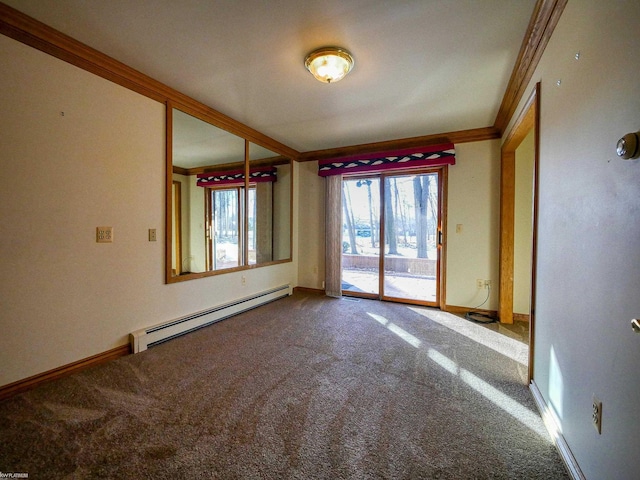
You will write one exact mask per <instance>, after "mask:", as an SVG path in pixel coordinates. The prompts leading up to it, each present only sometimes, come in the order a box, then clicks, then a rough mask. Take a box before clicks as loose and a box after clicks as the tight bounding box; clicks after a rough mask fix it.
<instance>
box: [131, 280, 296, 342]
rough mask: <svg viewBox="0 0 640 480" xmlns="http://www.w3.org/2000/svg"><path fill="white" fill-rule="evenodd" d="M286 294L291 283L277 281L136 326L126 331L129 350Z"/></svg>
mask: <svg viewBox="0 0 640 480" xmlns="http://www.w3.org/2000/svg"><path fill="white" fill-rule="evenodd" d="M288 295H291V286H290V285H281V286H279V287H276V288H272V289H270V290H265V291H263V292H259V293H256V294H254V295H250V296H248V297H244V298H240V299H238V300H234V301H232V302H229V303H225V304H222V305H218V306H216V307H213V308H209V309H207V310H203V311H201V312H196V313H192V314H191V315H187V316H185V317H181V318H177V319H175V320H170V321H168V322H164V323H161V324H159V325H154V326H152V327H148V328H143V329H141V330H137V331H135V332H132V333H131V335H130V340H131V351H132V352H133V353H140V352H144V351H145V350H146V349H147V348H149V347H153V346H154V345H158V344H160V343H162V342H166V341H167V340H171V339H172V338H176V337H179V336H181V335H185V334H187V333H189V332H193V331H194V330H197V329H199V328H202V327H206V326H207V325H211V324H212V323H215V322H219V321H221V320H224V319H226V318H229V317H232V316H234V315H237V314H239V313H242V312H246V311H247V310H251V309H252V308H256V307H259V306H261V305H264V304H266V303H269V302H272V301H274V300H278V299H280V298H283V297H286V296H288Z"/></svg>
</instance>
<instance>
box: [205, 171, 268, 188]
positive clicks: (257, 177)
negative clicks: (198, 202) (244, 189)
mask: <svg viewBox="0 0 640 480" xmlns="http://www.w3.org/2000/svg"><path fill="white" fill-rule="evenodd" d="M276 180H277V169H276V168H275V167H261V168H252V169H251V170H250V171H249V183H257V182H275V181H276ZM197 184H198V186H199V187H213V186H216V185H227V186H228V185H244V170H230V171H226V172H205V173H199V174H198V175H197Z"/></svg>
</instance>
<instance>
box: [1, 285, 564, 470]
mask: <svg viewBox="0 0 640 480" xmlns="http://www.w3.org/2000/svg"><path fill="white" fill-rule="evenodd" d="M429 317H431V318H433V319H437V320H438V321H434V320H431V319H430V318H429ZM447 322H449V324H447ZM464 322H467V321H466V320H463V319H458V318H457V317H453V316H447V314H444V313H442V312H439V311H435V310H429V309H421V308H417V309H416V308H415V307H411V308H410V307H408V306H403V305H398V304H390V303H385V302H377V301H371V300H359V301H352V300H346V299H341V300H338V299H330V298H327V297H324V296H320V295H316V294H310V293H296V294H294V295H293V296H291V297H288V298H286V299H282V300H278V301H276V302H273V303H270V304H268V305H265V306H263V307H260V308H257V309H254V310H252V311H250V312H246V313H244V314H241V315H238V316H236V317H233V318H231V319H228V320H225V321H223V322H220V323H217V324H215V325H212V326H209V327H206V328H203V329H201V330H198V331H196V332H193V333H191V334H189V335H186V336H183V337H180V338H178V339H175V340H172V341H170V342H167V343H164V344H162V345H159V346H157V347H153V348H152V349H150V350H148V351H146V352H144V353H141V354H138V355H130V356H127V357H123V358H120V359H118V360H115V361H113V362H110V363H107V364H104V365H101V366H98V367H95V368H92V369H89V370H85V371H83V372H79V373H77V374H74V375H71V376H69V377H66V378H63V379H61V380H58V381H54V382H50V383H47V384H44V385H41V386H40V387H38V388H36V389H34V390H31V391H28V392H25V393H22V394H19V395H17V396H14V397H12V398H9V399H7V400H5V401H2V402H0V439H1V444H0V471H1V472H27V473H29V478H30V479H34V478H35V479H37V478H47V479H60V478H74V479H75V478H154V479H164V478H171V479H181V478H224V479H235V478H238V479H280V478H295V479H342V478H344V479H346V478H353V479H367V478H398V479H401V478H412V479H413V478H415V479H418V478H424V479H457V480H460V479H516V478H518V479H533V478H540V479H559V478H569V477H568V476H567V474H566V471H565V468H564V465H563V463H562V461H561V459H560V457H559V455H558V453H557V452H556V450H555V447H554V446H553V445H552V443H551V441H550V439H549V438H548V436H546V435H545V434H544V428H543V425H542V421H541V419H540V417H539V415H538V414H537V411H536V408H535V405H534V402H533V400H532V398H531V395H530V393H529V390H528V388H527V386H526V385H524V383H523V380H522V376H523V371H526V367H525V366H524V365H522V364H521V363H518V362H516V361H515V360H513V359H512V358H510V357H514V358H517V357H518V355H520V353H518V352H514V355H511V354H510V353H509V348H511V347H510V345H512V344H510V343H509V342H505V341H502V340H501V339H500V338H499V337H500V335H499V334H497V333H495V332H492V331H489V330H485V331H486V332H488V333H487V335H488V336H487V337H486V338H484V339H482V340H481V341H476V340H474V339H472V338H469V337H468V336H467V335H466V332H467V329H466V326H465V324H464ZM456 325H457V326H456ZM478 328H481V327H478ZM472 330H473V329H472ZM494 340H495V341H496V342H497V343H498V344H499V345H498V348H493V347H492V346H491V345H490V342H492V341H494ZM486 345H489V347H491V348H489V347H488V346H486ZM515 350H517V347H516V348H515Z"/></svg>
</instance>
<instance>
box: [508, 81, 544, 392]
mask: <svg viewBox="0 0 640 480" xmlns="http://www.w3.org/2000/svg"><path fill="white" fill-rule="evenodd" d="M532 129H533V131H534V161H533V199H532V200H533V205H532V206H533V208H532V237H533V238H532V250H531V295H530V299H531V301H530V307H529V369H528V377H529V378H528V381H529V382H531V379H532V378H533V359H534V355H533V352H534V347H535V300H536V259H537V245H538V233H537V232H538V211H539V204H538V202H539V192H538V187H539V163H540V162H539V160H540V158H539V157H540V153H539V152H540V140H539V139H540V83H539V82H538V83H536V85H535V87H534V89H533V91H532V92H531V94H530V95H529V98H528V99H527V101H526V102H525V104H524V106H523V109H522V111H521V112H520V114H519V115H518V117H517V118H516V120H515V122H514V124H513V127H512V128H511V130H510V131H509V133H508V134H507V135H506V139H505V141H504V143H503V145H502V149H501V158H500V290H499V307H498V316H499V318H500V322H501V323H506V324H512V323H513V268H514V267H513V266H514V232H515V225H514V224H515V219H514V215H515V178H516V176H515V167H516V149H517V148H518V146H520V144H521V143H522V141H523V140H524V138H525V137H526V136H527V134H528V133H529V132H530V131H531V130H532Z"/></svg>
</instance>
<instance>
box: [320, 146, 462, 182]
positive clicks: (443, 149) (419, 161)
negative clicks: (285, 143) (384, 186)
mask: <svg viewBox="0 0 640 480" xmlns="http://www.w3.org/2000/svg"><path fill="white" fill-rule="evenodd" d="M455 163H456V157H455V147H454V145H453V143H447V144H443V145H432V146H429V147H419V148H405V149H402V150H393V151H387V152H378V153H369V154H363V155H351V156H348V157H342V158H331V159H328V160H320V161H319V162H318V175H320V176H321V177H326V176H329V175H339V174H345V173H360V172H377V171H381V170H390V169H393V170H399V169H404V168H416V167H437V166H440V165H455Z"/></svg>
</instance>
